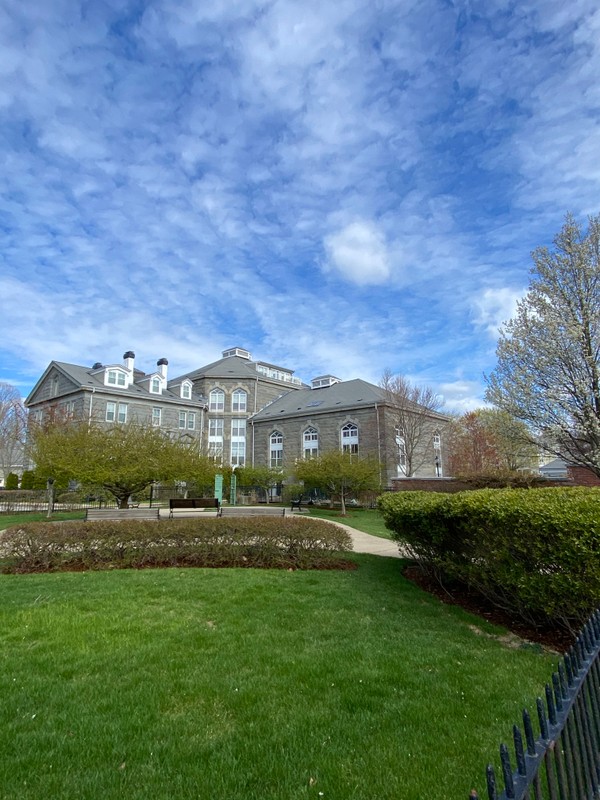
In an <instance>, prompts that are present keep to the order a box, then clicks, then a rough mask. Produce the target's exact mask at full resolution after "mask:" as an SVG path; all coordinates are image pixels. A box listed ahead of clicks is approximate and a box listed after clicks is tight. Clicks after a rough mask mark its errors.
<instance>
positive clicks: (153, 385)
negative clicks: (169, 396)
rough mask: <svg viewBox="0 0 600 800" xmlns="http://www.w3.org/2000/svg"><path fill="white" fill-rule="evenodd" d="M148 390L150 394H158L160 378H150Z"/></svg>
mask: <svg viewBox="0 0 600 800" xmlns="http://www.w3.org/2000/svg"><path fill="white" fill-rule="evenodd" d="M150 391H151V392H152V394H160V378H152V380H151V381H150Z"/></svg>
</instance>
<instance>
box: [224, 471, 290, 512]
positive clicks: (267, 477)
mask: <svg viewBox="0 0 600 800" xmlns="http://www.w3.org/2000/svg"><path fill="white" fill-rule="evenodd" d="M235 474H236V476H237V485H238V487H242V486H255V487H256V488H257V489H262V491H263V492H264V493H265V501H266V502H267V503H268V502H269V493H270V490H271V489H272V488H273V487H274V486H276V485H277V484H278V483H281V481H282V480H283V478H284V475H283V473H282V471H281V470H278V469H271V467H250V466H247V467H240V468H238V469H236V471H235Z"/></svg>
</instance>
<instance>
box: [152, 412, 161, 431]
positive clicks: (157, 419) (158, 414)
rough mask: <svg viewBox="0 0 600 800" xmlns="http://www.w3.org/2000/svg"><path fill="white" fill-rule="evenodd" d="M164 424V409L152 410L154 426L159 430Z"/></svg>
mask: <svg viewBox="0 0 600 800" xmlns="http://www.w3.org/2000/svg"><path fill="white" fill-rule="evenodd" d="M161 422H162V408H153V409H152V424H153V425H154V427H155V428H159V427H160V424H161Z"/></svg>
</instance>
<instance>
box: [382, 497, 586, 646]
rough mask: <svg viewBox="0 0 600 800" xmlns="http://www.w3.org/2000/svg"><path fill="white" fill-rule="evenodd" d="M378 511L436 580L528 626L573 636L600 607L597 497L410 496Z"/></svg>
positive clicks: (389, 502)
mask: <svg viewBox="0 0 600 800" xmlns="http://www.w3.org/2000/svg"><path fill="white" fill-rule="evenodd" d="M406 495H413V497H409V498H408V500H406V499H405V498H406ZM417 495H418V496H417ZM424 495H425V496H424ZM380 508H381V510H382V513H383V516H384V520H385V522H386V525H387V526H388V527H389V528H390V529H391V530H392V532H393V538H395V539H397V540H398V541H402V542H404V543H406V545H407V546H408V547H409V548H410V550H411V552H412V553H413V555H414V556H415V557H416V558H418V559H419V560H420V561H421V563H422V564H423V565H424V566H425V567H426V568H427V569H428V570H429V571H430V572H433V573H434V574H436V575H438V576H443V577H445V578H451V579H456V580H459V581H461V582H463V583H466V584H468V585H469V586H470V587H472V588H474V589H476V590H477V591H478V592H480V593H481V594H484V595H485V596H486V597H488V598H490V599H491V600H492V601H493V602H494V603H496V604H497V605H498V606H500V607H502V608H503V609H505V610H506V609H507V610H509V611H510V612H511V613H513V614H514V615H515V616H516V617H521V618H523V619H525V620H527V622H528V623H533V624H538V625H549V624H554V625H556V624H558V625H561V626H563V627H565V628H568V629H569V630H574V629H576V628H578V627H579V626H580V625H581V623H582V622H584V621H585V619H586V618H587V617H588V616H589V615H590V613H591V612H592V611H593V610H594V609H595V608H596V607H597V606H598V604H599V603H600V490H598V489H588V488H582V487H581V488H567V487H548V488H544V489H537V490H534V491H532V490H529V489H482V490H479V491H472V492H459V493H457V494H454V495H435V496H433V495H431V496H430V497H429V498H428V497H427V493H425V492H420V493H416V492H415V493H409V492H406V493H398V494H395V495H392V496H389V495H388V496H386V497H384V498H381V499H380Z"/></svg>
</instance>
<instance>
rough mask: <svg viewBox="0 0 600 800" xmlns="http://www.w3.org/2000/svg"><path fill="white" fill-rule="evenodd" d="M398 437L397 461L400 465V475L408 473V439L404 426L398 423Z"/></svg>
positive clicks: (396, 434)
mask: <svg viewBox="0 0 600 800" xmlns="http://www.w3.org/2000/svg"><path fill="white" fill-rule="evenodd" d="M394 434H395V439H396V463H397V465H398V475H406V465H407V458H406V440H405V439H404V432H403V430H402V428H400V427H399V426H398V425H396V427H395V429H394Z"/></svg>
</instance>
